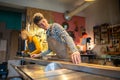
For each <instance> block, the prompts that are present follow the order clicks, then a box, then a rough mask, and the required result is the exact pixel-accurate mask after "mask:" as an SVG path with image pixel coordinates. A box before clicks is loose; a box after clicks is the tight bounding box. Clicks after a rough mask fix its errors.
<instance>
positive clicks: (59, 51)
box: [47, 36, 71, 60]
mask: <svg viewBox="0 0 120 80" xmlns="http://www.w3.org/2000/svg"><path fill="white" fill-rule="evenodd" d="M47 41H48V47H49V49H50V50H52V51H53V52H55V53H56V56H57V58H59V59H69V60H70V55H71V52H70V49H69V48H68V47H67V45H66V44H64V43H60V42H59V41H57V40H55V39H54V38H52V37H50V36H49V37H48V38H47Z"/></svg>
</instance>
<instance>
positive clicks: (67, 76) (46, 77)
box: [14, 65, 118, 80]
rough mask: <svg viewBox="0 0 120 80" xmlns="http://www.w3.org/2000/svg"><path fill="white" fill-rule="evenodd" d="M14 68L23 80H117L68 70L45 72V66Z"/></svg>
mask: <svg viewBox="0 0 120 80" xmlns="http://www.w3.org/2000/svg"><path fill="white" fill-rule="evenodd" d="M14 68H15V69H16V70H17V71H18V72H19V73H20V75H21V76H23V78H24V79H25V80H118V79H115V78H110V77H105V76H100V75H94V74H89V73H85V72H78V71H73V70H68V69H57V70H53V71H48V72H46V71H45V66H41V65H24V66H14Z"/></svg>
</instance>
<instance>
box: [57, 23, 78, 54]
mask: <svg viewBox="0 0 120 80" xmlns="http://www.w3.org/2000/svg"><path fill="white" fill-rule="evenodd" d="M56 31H57V32H58V35H59V36H60V37H61V38H63V39H64V40H65V43H66V44H67V46H68V47H69V48H70V51H71V52H72V53H74V52H76V51H78V49H77V48H76V46H75V43H74V41H73V39H72V37H70V36H69V34H68V33H67V32H66V30H65V29H64V28H62V26H61V25H56Z"/></svg>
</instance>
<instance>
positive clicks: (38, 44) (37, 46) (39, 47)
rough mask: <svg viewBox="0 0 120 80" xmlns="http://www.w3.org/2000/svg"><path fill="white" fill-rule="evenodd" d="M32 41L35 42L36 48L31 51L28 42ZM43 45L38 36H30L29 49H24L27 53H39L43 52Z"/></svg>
mask: <svg viewBox="0 0 120 80" xmlns="http://www.w3.org/2000/svg"><path fill="white" fill-rule="evenodd" d="M30 42H33V43H34V45H35V50H34V51H32V52H30V49H29V48H28V44H29V43H30ZM41 48H42V46H41V45H40V41H39V39H38V38H37V37H36V36H29V37H28V40H27V49H26V50H25V51H24V52H25V53H27V52H30V54H39V53H40V52H41V50H42V49H41Z"/></svg>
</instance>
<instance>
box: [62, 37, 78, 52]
mask: <svg viewBox="0 0 120 80" xmlns="http://www.w3.org/2000/svg"><path fill="white" fill-rule="evenodd" d="M64 39H65V41H66V44H67V46H68V47H69V48H70V51H71V52H73V53H74V52H76V51H78V49H77V47H76V45H75V43H74V41H73V39H72V38H71V37H70V36H68V35H66V36H64Z"/></svg>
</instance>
